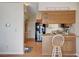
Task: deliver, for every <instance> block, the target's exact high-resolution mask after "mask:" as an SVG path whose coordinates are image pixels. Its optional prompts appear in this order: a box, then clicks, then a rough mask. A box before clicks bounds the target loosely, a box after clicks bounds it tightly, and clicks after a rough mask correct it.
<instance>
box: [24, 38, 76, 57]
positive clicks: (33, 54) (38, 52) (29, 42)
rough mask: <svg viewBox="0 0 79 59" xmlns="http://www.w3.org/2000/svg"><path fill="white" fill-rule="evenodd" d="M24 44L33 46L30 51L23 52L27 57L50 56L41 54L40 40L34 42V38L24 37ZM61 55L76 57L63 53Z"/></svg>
mask: <svg viewBox="0 0 79 59" xmlns="http://www.w3.org/2000/svg"><path fill="white" fill-rule="evenodd" d="M25 46H26V47H33V49H32V51H31V52H28V53H25V56H27V57H38V56H40V57H50V56H42V42H35V39H26V40H25ZM63 57H76V55H63Z"/></svg>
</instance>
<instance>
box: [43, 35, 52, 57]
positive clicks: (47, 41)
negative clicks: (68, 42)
mask: <svg viewBox="0 0 79 59" xmlns="http://www.w3.org/2000/svg"><path fill="white" fill-rule="evenodd" d="M51 44H52V42H51V36H44V37H43V40H42V55H43V56H51V54H52V52H51V51H52V45H51Z"/></svg>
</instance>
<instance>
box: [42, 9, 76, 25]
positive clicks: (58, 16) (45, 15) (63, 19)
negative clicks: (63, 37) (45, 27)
mask: <svg viewBox="0 0 79 59" xmlns="http://www.w3.org/2000/svg"><path fill="white" fill-rule="evenodd" d="M41 18H42V23H43V24H61V23H64V24H73V23H75V11H73V10H72V11H41Z"/></svg>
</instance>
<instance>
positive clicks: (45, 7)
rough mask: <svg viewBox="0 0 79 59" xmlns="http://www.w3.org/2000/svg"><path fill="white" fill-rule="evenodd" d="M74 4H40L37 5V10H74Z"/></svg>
mask: <svg viewBox="0 0 79 59" xmlns="http://www.w3.org/2000/svg"><path fill="white" fill-rule="evenodd" d="M76 5H77V4H76V3H75V2H45V3H44V2H41V3H39V10H40V11H41V10H49V9H50V10H52V9H54V8H67V9H76V7H77V6H76Z"/></svg>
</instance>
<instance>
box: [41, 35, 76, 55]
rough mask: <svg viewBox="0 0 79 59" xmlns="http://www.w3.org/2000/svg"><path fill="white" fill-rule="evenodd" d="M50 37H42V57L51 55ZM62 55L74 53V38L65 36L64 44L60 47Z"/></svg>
mask: <svg viewBox="0 0 79 59" xmlns="http://www.w3.org/2000/svg"><path fill="white" fill-rule="evenodd" d="M51 37H52V36H51V35H44V36H43V40H42V55H43V56H51V55H52V49H53V47H52V41H51V40H52V39H51ZM62 53H63V55H73V54H75V53H76V36H75V35H69V36H65V42H64V45H63V47H62Z"/></svg>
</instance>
